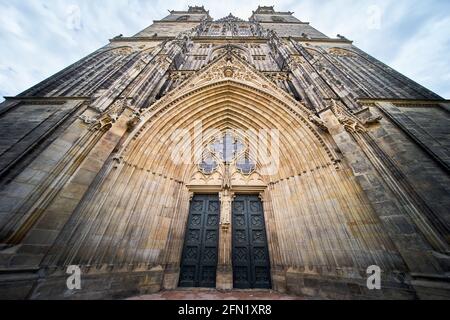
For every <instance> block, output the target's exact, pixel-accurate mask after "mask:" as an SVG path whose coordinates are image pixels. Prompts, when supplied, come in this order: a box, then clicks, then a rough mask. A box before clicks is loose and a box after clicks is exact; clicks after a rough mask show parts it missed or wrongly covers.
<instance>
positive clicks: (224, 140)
mask: <svg viewBox="0 0 450 320" xmlns="http://www.w3.org/2000/svg"><path fill="white" fill-rule="evenodd" d="M249 149H250V148H249V146H248V145H246V144H245V143H244V142H243V141H242V139H241V138H239V137H238V136H237V135H236V134H234V133H233V132H226V133H225V134H223V135H222V136H219V137H216V138H213V139H212V141H211V142H210V143H209V144H208V145H207V146H206V147H205V148H204V150H203V153H202V161H201V163H200V164H199V168H200V170H201V171H202V172H203V173H204V174H208V175H209V174H212V173H214V172H215V171H216V170H217V169H218V167H219V164H220V163H223V164H226V165H231V164H233V165H234V166H235V167H236V170H238V171H239V172H241V173H242V174H244V175H250V174H252V173H253V172H254V171H255V170H256V163H255V162H254V161H253V160H252V159H251V158H250V151H249Z"/></svg>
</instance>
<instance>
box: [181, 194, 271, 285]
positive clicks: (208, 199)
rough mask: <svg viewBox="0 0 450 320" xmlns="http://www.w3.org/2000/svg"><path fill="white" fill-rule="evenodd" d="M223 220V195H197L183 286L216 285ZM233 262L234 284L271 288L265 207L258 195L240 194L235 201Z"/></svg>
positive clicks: (188, 230)
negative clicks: (221, 198) (221, 210)
mask: <svg viewBox="0 0 450 320" xmlns="http://www.w3.org/2000/svg"><path fill="white" fill-rule="evenodd" d="M219 222H220V201H219V196H218V195H195V196H194V198H193V200H192V202H191V206H190V212H189V218H188V224H187V228H186V236H185V243H184V247H183V253H182V261H181V269H180V281H179V286H180V287H203V288H214V287H215V286H216V275H217V262H218V247H219ZM232 263H233V285H234V288H237V289H253V288H271V277H270V260H269V250H268V245H267V235H266V228H265V220H264V211H263V206H262V203H261V201H260V199H259V198H258V196H253V195H237V196H236V197H235V199H234V201H233V205H232Z"/></svg>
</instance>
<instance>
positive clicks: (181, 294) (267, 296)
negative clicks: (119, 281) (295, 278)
mask: <svg viewBox="0 0 450 320" xmlns="http://www.w3.org/2000/svg"><path fill="white" fill-rule="evenodd" d="M127 300H305V298H302V297H298V296H290V295H287V294H282V293H278V292H275V291H271V290H233V291H223V292H222V291H218V290H214V289H211V290H205V289H202V290H199V289H195V288H194V289H183V290H170V291H161V292H158V293H155V294H148V295H142V296H138V297H132V298H129V299H127Z"/></svg>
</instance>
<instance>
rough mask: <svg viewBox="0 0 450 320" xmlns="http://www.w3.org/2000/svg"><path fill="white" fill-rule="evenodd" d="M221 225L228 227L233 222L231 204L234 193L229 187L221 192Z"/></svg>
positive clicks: (224, 227)
mask: <svg viewBox="0 0 450 320" xmlns="http://www.w3.org/2000/svg"><path fill="white" fill-rule="evenodd" d="M219 196H220V204H221V208H220V209H221V210H220V225H221V227H222V228H223V229H228V228H229V227H230V224H231V204H232V202H233V199H234V193H233V192H231V191H230V190H229V189H228V188H227V189H224V190H223V191H222V192H221V193H220V194H219Z"/></svg>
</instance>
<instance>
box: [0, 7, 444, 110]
mask: <svg viewBox="0 0 450 320" xmlns="http://www.w3.org/2000/svg"><path fill="white" fill-rule="evenodd" d="M188 5H204V6H205V8H206V9H208V10H210V15H211V16H212V17H213V18H216V19H218V18H221V17H224V16H226V15H228V14H229V13H230V12H232V13H233V14H234V15H235V16H238V17H240V18H243V19H248V18H249V17H250V16H251V13H252V10H255V9H256V8H257V7H258V5H275V9H276V10H278V11H293V12H295V16H296V17H297V18H299V19H300V20H302V21H305V22H310V23H311V25H312V26H313V27H315V28H316V29H318V30H319V31H321V32H323V33H325V34H326V35H328V36H330V37H335V36H336V35H337V34H341V35H344V36H345V37H347V38H348V39H350V40H353V41H354V44H355V45H356V46H358V47H359V48H361V49H362V50H364V51H366V52H367V53H369V54H371V55H373V56H374V57H375V58H377V59H379V60H381V61H382V62H384V63H386V64H388V65H390V66H391V67H393V68H394V69H396V70H398V71H400V72H401V73H403V74H404V75H406V76H408V77H410V78H411V79H413V80H415V81H416V82H418V83H420V84H422V85H424V86H425V87H427V88H429V89H431V90H432V91H434V92H436V93H438V94H439V95H441V96H443V97H444V98H447V99H450V59H449V56H450V1H449V0H426V1H424V0H320V1H319V0H281V1H277V0H269V1H265V0H261V1H253V0H246V1H242V0H227V1H217V0H215V1H210V0H191V1H180V0H177V1H174V0H108V1H105V0H0V48H1V49H0V101H1V100H2V98H1V97H2V96H14V95H17V94H19V93H20V92H22V91H24V90H25V89H28V88H29V87H31V86H33V85H34V84H37V83H38V82H40V81H42V80H44V79H46V78H47V77H49V76H51V75H53V74H54V73H56V72H58V71H60V70H61V69H63V68H65V67H66V66H68V65H70V64H72V63H74V62H76V61H78V60H79V59H81V58H83V57H84V56H86V55H88V54H89V53H91V52H93V51H94V50H96V49H98V48H100V47H102V46H104V45H106V44H107V43H108V39H111V38H113V37H114V36H116V35H119V34H123V35H124V36H132V35H134V34H136V33H137V32H139V31H140V30H142V29H144V28H145V27H147V26H149V25H150V24H151V23H152V21H153V20H159V19H161V18H163V17H164V16H166V15H167V14H168V12H167V10H169V9H170V10H185V9H187V7H188Z"/></svg>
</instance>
